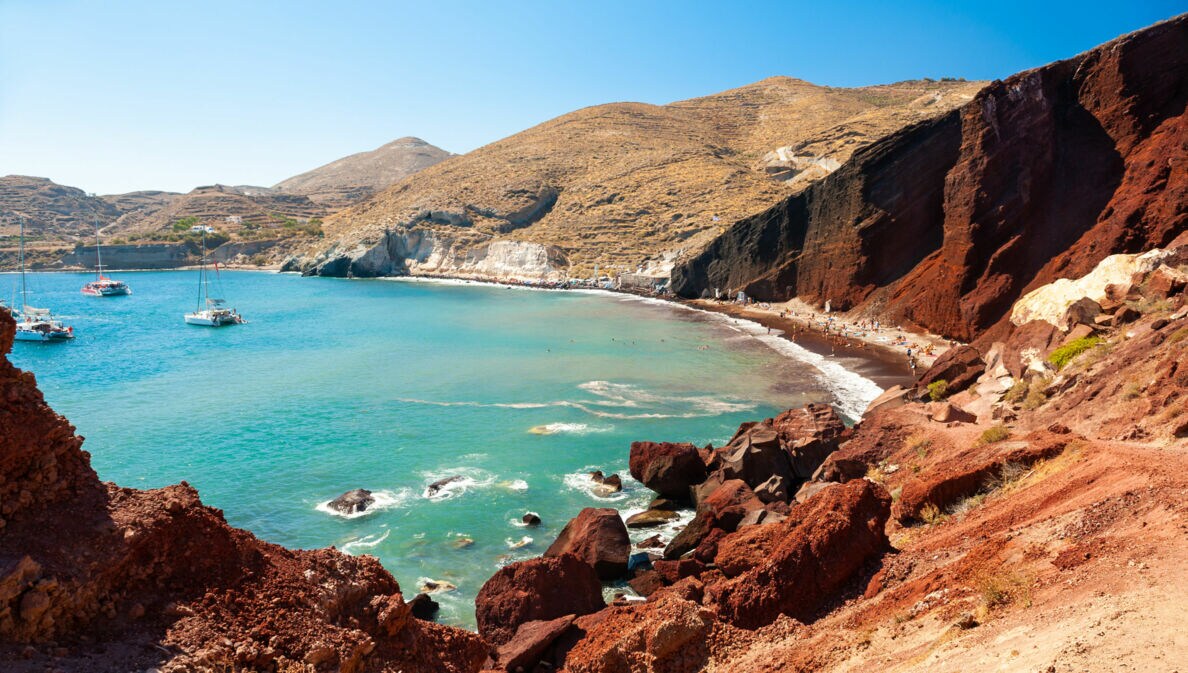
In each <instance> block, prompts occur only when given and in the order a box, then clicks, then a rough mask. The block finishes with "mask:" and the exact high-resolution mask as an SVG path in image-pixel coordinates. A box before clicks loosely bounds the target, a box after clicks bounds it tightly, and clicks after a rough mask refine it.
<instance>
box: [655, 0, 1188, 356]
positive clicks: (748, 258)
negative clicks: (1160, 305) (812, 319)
mask: <svg viewBox="0 0 1188 673" xmlns="http://www.w3.org/2000/svg"><path fill="white" fill-rule="evenodd" d="M1186 102H1188V15H1184V16H1180V17H1177V18H1175V19H1172V20H1169V21H1166V22H1163V23H1161V24H1157V25H1155V26H1152V27H1150V28H1147V29H1145V30H1142V31H1139V32H1136V33H1132V34H1130V35H1127V36H1124V37H1121V38H1119V39H1117V40H1114V41H1112V42H1109V43H1107V44H1105V45H1102V46H1100V47H1098V48H1096V49H1093V50H1092V51H1089V52H1086V53H1084V54H1082V55H1080V56H1077V57H1075V58H1072V59H1069V60H1066V61H1059V62H1056V63H1052V64H1050V65H1048V66H1045V67H1042V68H1039V69H1036V70H1031V71H1028V72H1023V73H1020V74H1018V75H1015V76H1013V77H1010V78H1009V79H1007V80H1004V81H1001V82H994V83H993V84H991V85H989V86H987V87H986V88H985V89H983V90H982V91H981V92H980V93H979V94H978V95H977V96H976V97H975V99H974V100H973V101H971V102H970V103H968V104H966V105H965V106H963V107H961V108H959V109H957V110H954V111H953V112H951V113H949V114H947V115H945V116H943V117H940V118H938V119H935V120H932V121H928V122H924V123H921V124H918V125H916V126H913V127H910V128H907V129H904V130H903V131H900V132H898V133H896V134H894V135H892V136H889V137H887V138H885V139H883V140H882V141H879V142H877V143H875V144H873V145H871V146H869V147H867V148H865V149H863V150H860V151H859V152H857V153H855V155H854V156H853V158H851V160H850V161H849V162H848V163H847V164H846V165H844V166H843V167H842V168H840V169H839V170H838V171H836V172H835V173H834V174H833V175H831V176H829V177H828V178H827V179H825V180H823V181H822V182H820V183H818V184H817V185H814V186H813V187H812V188H810V189H809V190H807V191H805V192H804V193H802V194H800V195H797V196H794V197H791V198H789V199H787V200H785V201H783V202H782V203H780V204H778V205H776V206H774V207H772V208H770V209H769V210H767V211H765V212H763V213H760V214H758V215H755V216H752V217H749V218H747V219H745V220H741V221H739V222H737V223H736V224H735V225H734V226H732V227H731V228H730V229H729V230H727V231H726V232H725V233H724V234H723V235H722V236H721V237H720V238H719V239H717V240H716V241H715V242H714V243H713V244H711V246H710V247H709V248H708V249H707V250H705V251H704V252H703V253H702V254H700V255H698V256H697V257H694V258H692V259H690V260H688V261H687V262H685V263H684V264H683V265H681V266H679V267H677V269H675V270H674V272H673V287H674V289H675V290H676V291H677V292H678V294H680V295H682V296H686V297H695V296H700V295H701V294H702V293H703V292H705V291H707V290H708V291H710V292H712V291H713V289H714V288H719V289H721V290H722V291H729V292H731V293H733V292H735V291H737V290H745V291H747V292H748V294H750V295H751V296H752V297H754V298H756V299H760V300H764V299H766V300H773V299H780V300H782V299H787V298H789V297H790V296H799V297H801V298H802V299H805V300H806V301H809V302H811V303H815V304H817V305H821V304H823V303H824V302H825V301H826V300H830V301H831V303H832V306H833V307H834V308H835V309H843V310H848V309H851V308H854V307H858V308H864V309H868V310H870V311H871V313H872V314H873V313H877V314H880V315H882V316H885V317H887V318H889V319H892V318H893V319H900V320H903V321H904V322H906V323H909V324H915V325H917V326H919V327H922V328H925V329H927V330H929V331H932V332H936V333H939V334H943V335H945V336H949V337H954V338H959V339H962V340H969V339H971V338H973V337H975V336H978V335H981V334H983V333H984V332H986V331H987V330H990V329H991V328H993V327H995V326H996V325H997V326H1000V327H1002V326H1003V323H1004V319H1005V316H1006V314H1007V312H1008V311H1009V310H1010V307H1011V305H1012V304H1013V303H1014V301H1015V300H1016V299H1017V298H1018V297H1020V296H1021V295H1022V294H1023V293H1025V292H1026V291H1029V290H1030V289H1032V288H1035V287H1038V286H1039V285H1043V284H1045V283H1049V282H1051V281H1052V280H1055V279H1056V278H1060V277H1076V276H1080V275H1083V274H1085V273H1086V272H1088V271H1089V270H1091V269H1092V268H1093V267H1094V265H1096V264H1097V262H1099V261H1101V259H1102V258H1104V257H1105V256H1107V255H1110V254H1114V253H1119V252H1138V251H1142V250H1148V249H1151V248H1155V247H1162V246H1164V245H1166V244H1167V243H1168V242H1170V241H1171V240H1172V239H1173V238H1175V236H1176V234H1177V233H1178V232H1181V231H1184V230H1185V228H1188V206H1186V204H1188V115H1186V114H1185V103H1186ZM1002 331H1005V330H1004V329H996V330H993V332H994V335H995V336H1001V334H1000V332H1002Z"/></svg>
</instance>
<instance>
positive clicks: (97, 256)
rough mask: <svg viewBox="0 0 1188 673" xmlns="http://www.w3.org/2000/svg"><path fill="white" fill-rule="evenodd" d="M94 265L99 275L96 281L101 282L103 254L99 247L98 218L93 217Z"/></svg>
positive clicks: (96, 216)
mask: <svg viewBox="0 0 1188 673" xmlns="http://www.w3.org/2000/svg"><path fill="white" fill-rule="evenodd" d="M95 265H96V271H97V272H98V274H99V278H98V279H97V280H103V252H102V251H101V250H100V246H99V216H98V215H95Z"/></svg>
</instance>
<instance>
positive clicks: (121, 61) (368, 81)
mask: <svg viewBox="0 0 1188 673" xmlns="http://www.w3.org/2000/svg"><path fill="white" fill-rule="evenodd" d="M1186 9H1188V6H1186V5H1185V3H1184V2H1183V0H1180V1H1178V2H1170V1H1163V0H1117V1H1112V2H1066V1H1063V0H1060V1H1052V2H1049V1H1045V0H1029V1H1027V2H1018V1H1014V0H1010V1H984V2H927V1H923V0H894V1H892V0H887V1H883V2H873V1H872V2H851V1H842V0H816V1H814V2H798V1H791V0H786V1H784V2H741V1H737V0H717V1H714V2H702V1H700V0H684V1H682V2H649V1H647V0H628V1H619V0H598V1H597V2H584V3H578V2H565V1H563V0H539V1H537V0H523V1H517V0H475V1H474V2H457V1H451V0H434V1H432V2H397V1H388V2H379V1H376V2H354V1H349V0H334V1H331V0H325V1H320V2H307V1H303V0H284V1H271V0H205V1H202V2H180V1H168V0H145V1H131V0H91V1H77V0H76V1H70V0H0V175H5V174H9V173H19V174H26V175H38V176H44V177H49V178H52V179H53V180H55V181H56V182H60V183H63V184H68V185H72V186H77V187H81V188H83V189H86V190H88V191H94V192H98V193H115V192H124V191H131V190H136V189H168V190H173V191H188V190H190V189H192V188H193V187H195V186H198V185H202V184H211V183H214V182H221V183H224V184H257V185H271V184H274V183H276V182H278V181H280V180H282V179H284V178H286V177H289V176H290V175H293V174H296V173H300V172H303V171H305V170H308V169H310V168H313V167H315V166H318V165H320V164H323V163H326V162H328V161H331V160H333V159H336V158H338V157H341V156H344V155H347V154H350V153H353V152H358V151H362V150H368V149H373V148H375V147H377V146H379V145H382V144H384V143H386V142H388V141H389V140H392V139H395V138H398V137H400V136H406V135H413V136H418V137H421V138H424V139H425V140H427V141H429V142H431V143H434V144H436V145H439V146H441V147H443V148H445V149H447V150H450V151H453V152H467V151H469V150H472V149H474V148H476V147H479V146H481V145H484V144H486V143H489V142H492V141H494V140H498V139H499V138H502V137H504V136H507V135H510V134H512V133H515V132H516V131H519V130H522V129H525V128H528V127H530V126H532V125H534V124H537V123H539V122H542V121H545V120H547V119H550V118H552V117H555V116H557V115H560V114H564V113H565V112H568V111H571V110H574V109H577V108H580V107H584V106H588V105H595V104H599V103H606V102H611V101H623V100H633V101H644V102H649V103H666V102H669V101H673V100H681V99H685V98H692V97H695V96H701V95H705V94H710V93H714V92H717V91H721V90H724V89H729V88H733V87H736V86H741V85H743V84H747V83H749V82H753V81H756V80H759V79H763V78H764V77H769V76H772V75H789V76H793V77H799V78H801V79H805V80H809V81H811V82H816V83H818V84H829V85H835V86H859V85H864V84H877V83H882V82H892V81H899V80H904V79H914V78H919V77H933V78H939V77H945V76H951V77H966V78H968V79H994V78H1001V77H1005V76H1008V75H1010V74H1012V73H1014V72H1017V71H1019V70H1023V69H1027V68H1031V67H1035V66H1039V65H1042V64H1044V63H1047V62H1050V61H1053V60H1057V59H1060V58H1065V57H1068V56H1072V55H1074V54H1076V53H1078V52H1081V51H1084V50H1086V49H1089V48H1091V47H1093V46H1095V45H1097V44H1099V43H1101V42H1104V41H1107V40H1109V39H1112V38H1114V37H1116V36H1118V35H1120V34H1122V33H1126V32H1129V31H1132V30H1136V29H1138V28H1142V27H1144V26H1146V25H1149V24H1151V23H1154V22H1156V21H1159V20H1162V19H1166V18H1169V17H1171V16H1173V15H1175V14H1176V13H1178V12H1182V11H1185V10H1186Z"/></svg>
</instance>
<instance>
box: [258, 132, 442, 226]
mask: <svg viewBox="0 0 1188 673" xmlns="http://www.w3.org/2000/svg"><path fill="white" fill-rule="evenodd" d="M451 156H454V155H453V154H452V153H450V152H447V151H445V150H443V149H441V148H440V147H437V146H435V145H431V144H429V143H427V142H425V141H424V140H421V139H420V138H414V137H411V136H407V137H404V138H399V139H397V140H393V141H392V142H390V143H388V144H386V145H383V146H382V147H378V148H376V149H374V150H371V151H370V152H359V153H356V154H352V155H350V156H346V157H343V158H341V159H338V160H335V161H331V162H330V163H328V164H326V165H324V166H319V167H318V168H315V169H313V170H311V171H306V172H305V173H302V174H300V175H295V176H293V177H291V178H289V179H287V180H282V181H281V182H278V183H277V184H275V185H273V187H272V189H275V190H277V191H281V192H285V193H288V194H301V195H304V196H308V197H309V198H310V200H312V201H315V202H317V203H321V204H323V205H325V206H327V207H329V208H331V209H337V208H342V207H344V206H348V205H351V204H354V203H358V202H360V201H363V200H365V199H367V198H369V197H370V196H371V195H372V194H374V193H376V192H378V191H380V190H383V189H385V188H387V187H390V186H392V185H394V184H396V183H397V182H400V181H401V180H403V179H404V178H406V177H408V176H410V175H412V174H413V173H416V172H418V171H421V170H424V169H426V168H428V167H430V166H433V165H435V164H437V163H439V162H441V161H444V160H446V159H448V158H449V157H451Z"/></svg>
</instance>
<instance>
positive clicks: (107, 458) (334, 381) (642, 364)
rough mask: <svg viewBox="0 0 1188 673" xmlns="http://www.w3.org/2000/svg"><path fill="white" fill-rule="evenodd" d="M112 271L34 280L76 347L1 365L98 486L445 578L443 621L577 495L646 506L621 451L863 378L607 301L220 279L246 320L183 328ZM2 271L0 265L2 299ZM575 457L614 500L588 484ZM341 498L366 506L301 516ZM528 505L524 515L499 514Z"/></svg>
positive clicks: (464, 615) (358, 283)
mask: <svg viewBox="0 0 1188 673" xmlns="http://www.w3.org/2000/svg"><path fill="white" fill-rule="evenodd" d="M113 275H114V276H115V277H117V278H120V279H122V280H126V281H128V282H129V284H130V285H131V286H132V288H133V291H134V294H133V295H132V296H130V297H118V298H94V297H85V296H83V295H82V294H81V293H80V292H79V288H80V287H81V285H82V284H83V282H85V280H86V279H87V276H86V275H84V274H33V275H31V276H30V285H31V288H33V289H34V290H35V291H36V294H35V295H34V296H33V297H31V298H30V303H31V304H34V305H37V306H45V307H50V308H52V309H53V310H54V311H55V313H56V315H58V316H59V317H61V318H62V319H64V320H65V321H66V322H68V323H69V324H72V325H73V326H74V328H75V333H76V335H77V338H76V339H75V340H74V341H73V342H69V343H59V344H31V343H20V342H18V343H17V344H16V345H15V347H14V352H13V353H12V355H11V359H12V360H13V362H14V363H15V364H16V365H17V366H20V367H22V368H25V369H29V370H31V371H33V372H34V373H35V374H36V375H37V380H38V383H39V385H40V386H41V388H42V390H43V391H44V392H45V396H46V398H47V399H48V401H49V402H50V404H51V405H52V406H53V407H54V408H55V409H56V410H57V411H59V412H60V413H62V414H64V415H65V416H66V417H67V418H69V419H70V421H71V422H73V423H74V424H75V425H76V426H77V428H78V432H79V433H80V434H81V435H83V436H85V437H86V443H85V445H84V446H85V448H86V449H87V450H88V451H90V452H91V454H92V457H93V462H94V465H95V468H96V470H97V471H98V472H99V475H100V477H101V478H103V479H106V480H112V481H115V482H117V483H119V484H121V485H125V486H133V487H137V488H151V487H158V486H164V485H167V484H171V483H176V482H178V481H181V480H187V481H189V482H190V483H191V484H193V485H194V486H195V487H197V488H198V489H199V490H200V491H201V493H202V498H203V501H204V502H206V503H207V504H210V505H213V506H215V507H219V508H222V509H223V510H224V512H225V513H226V517H227V520H228V521H229V522H230V523H231V524H232V525H236V526H241V527H244V528H247V529H249V530H251V531H253V532H254V533H256V534H257V535H259V536H260V537H262V538H264V539H266V540H269V541H272V542H276V543H280V544H283V545H288V546H293V547H323V546H327V545H336V546H338V547H339V548H342V549H345V550H347V551H348V552H352V553H367V554H373V555H375V556H378V557H379V558H380V559H381V560H382V561H383V563H384V565H385V566H386V567H387V568H388V569H390V570H391V571H392V572H393V573H394V574H395V575H396V577H397V579H398V580H399V581H400V583H401V586H402V588H403V589H404V591H405V593H406V595H408V596H411V595H412V594H413V593H415V592H416V586H417V585H418V584H419V583H420V582H421V580H422V578H434V579H437V580H445V581H448V582H450V583H453V584H455V585H457V587H458V589H457V590H456V591H453V592H449V593H447V594H440V595H438V596H436V598H437V599H438V600H439V602H441V603H442V613H441V615H440V620H441V621H444V622H447V623H454V624H460V625H464V626H469V625H472V624H473V600H474V596H475V594H476V593H477V591H478V589H479V587H480V586H481V585H482V582H483V581H485V580H486V578H487V577H489V576H490V575H491V573H492V572H494V571H495V570H496V569H497V568H498V567H500V566H501V565H502V564H505V563H507V562H509V561H512V560H516V559H521V558H527V557H530V556H534V555H538V554H540V553H541V552H543V551H544V549H545V548H546V547H547V546H548V545H549V543H550V542H551V541H552V540H553V538H554V537H555V536H556V535H557V533H558V532H559V531H560V529H561V527H562V526H564V524H565V522H566V521H567V520H568V519H569V518H570V517H572V516H573V515H575V514H576V513H577V512H578V511H579V510H580V509H581V508H582V507H588V506H611V507H617V508H620V509H621V510H622V511H623V512H624V513H629V512H631V511H637V510H639V509H641V508H643V507H644V506H645V505H646V504H647V502H648V500H649V499H650V497H651V495H650V493H649V492H647V491H646V490H645V489H643V488H642V487H641V486H640V485H638V484H637V483H635V482H633V481H632V480H630V479H629V478H627V477H628V475H627V457H628V447H629V445H630V443H631V442H632V441H634V440H645V439H646V440H670V441H692V442H696V443H698V444H704V443H706V442H715V443H721V442H723V441H725V440H726V439H728V438H729V437H730V435H731V434H732V433H733V432H734V430H735V428H736V427H737V426H738V424H739V423H741V422H743V421H746V420H753V419H759V418H763V417H765V416H770V415H772V414H775V413H777V412H779V411H780V410H782V409H785V408H788V407H791V406H797V405H800V404H803V403H805V402H808V401H836V402H840V403H842V405H843V407H844V408H861V406H862V404H863V403H864V401H865V399H868V398H869V397H871V396H872V395H873V394H877V392H878V391H877V388H873V387H872V386H873V384H870V382H869V381H865V380H864V379H861V378H860V377H855V376H853V375H848V376H847V375H846V374H845V372H843V371H841V370H839V369H838V368H837V367H836V365H832V366H831V365H829V364H828V363H824V364H823V363H822V362H819V361H818V360H820V358H817V360H813V358H812V357H809V356H808V355H806V354H803V353H798V352H797V351H798V350H799V349H795V348H794V347H791V348H793V350H791V351H789V350H788V348H789V347H790V346H788V345H783V344H780V343H776V342H778V341H779V340H778V339H775V338H774V337H768V336H766V335H765V334H763V333H762V332H763V330H761V329H759V330H756V329H753V328H748V327H747V326H746V325H738V324H735V323H733V322H732V321H730V320H728V319H724V318H720V317H718V316H711V315H709V314H704V313H700V312H694V311H689V310H686V309H682V308H679V307H673V306H669V305H662V304H658V303H649V302H644V301H640V300H636V299H632V298H626V297H621V296H611V295H605V294H598V293H584V292H539V291H526V290H518V289H507V288H502V287H493V286H483V285H474V284H472V285H465V286H464V285H458V284H439V283H422V282H399V281H383V280H367V281H363V280H341V279H322V278H299V277H296V276H292V275H277V274H265V273H252V272H223V273H222V285H223V288H224V295H225V297H226V298H227V299H228V300H229V303H230V304H231V305H233V306H235V307H236V308H238V309H239V310H240V312H241V313H243V314H244V315H245V316H246V318H247V319H248V320H249V321H250V322H249V324H247V325H241V326H233V327H226V328H222V329H210V328H202V327H194V326H188V325H185V324H184V323H183V322H182V314H183V313H184V312H186V311H189V310H193V307H194V304H195V300H196V290H197V287H196V273H195V272H141V273H118V274H113ZM14 283H15V278H14V277H13V276H12V275H0V294H3V295H4V296H5V298H8V296H9V295H10V288H11V287H12V286H13V284H14ZM776 348H782V349H783V352H777V350H776ZM790 356H791V357H790ZM810 363H815V364H816V365H817V366H818V367H823V368H824V369H825V371H824V372H822V371H820V370H818V369H817V368H814V367H813V366H812V365H811V364H810ZM831 367H832V368H831ZM534 429H535V432H533V430H534ZM540 433H545V434H540ZM594 469H601V470H603V471H605V472H607V473H610V472H619V473H620V474H621V475H623V476H624V477H625V478H626V485H627V487H626V489H625V491H624V492H623V493H621V494H616V495H615V496H612V497H611V498H606V499H604V498H599V497H596V496H594V495H593V494H592V493H591V492H590V491H589V483H590V482H589V481H588V477H587V476H586V473H588V472H589V471H590V470H594ZM455 475H458V476H461V477H463V479H461V480H459V481H457V482H455V483H454V484H452V485H451V486H450V487H449V488H447V489H445V490H444V491H443V493H442V494H440V495H439V496H438V497H435V498H427V497H425V495H426V494H425V487H426V485H428V484H429V483H431V482H433V481H435V480H438V479H441V478H444V477H449V476H455ZM353 488H367V489H370V490H372V491H375V492H377V494H378V495H379V496H380V499H381V502H380V504H381V506H380V507H377V508H375V509H374V510H373V511H371V512H369V513H366V514H365V515H363V516H357V517H353V518H346V517H342V516H337V515H333V514H330V513H328V511H326V510H325V509H324V508H323V509H319V506H320V505H321V504H322V503H325V502H326V501H328V500H330V499H331V498H333V497H335V496H337V495H339V494H340V493H342V492H343V491H346V490H349V489H353ZM529 510H531V511H535V512H538V513H540V515H541V517H542V518H543V519H544V524H543V525H542V526H541V527H539V528H532V529H529V528H524V527H521V526H520V525H517V524H518V521H519V519H520V517H521V516H522V515H523V514H524V512H526V511H529ZM653 532H655V531H643V532H642V534H641V535H638V536H636V537H644V536H646V535H649V534H651V533H653ZM667 534H671V530H670V531H668V532H667ZM463 538H466V539H470V540H473V544H469V545H468V546H463V544H464V542H463V541H461V540H462V539H463ZM526 538H530V541H526ZM517 544H524V546H521V547H519V548H516V549H513V548H512V547H513V546H515V545H517Z"/></svg>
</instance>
